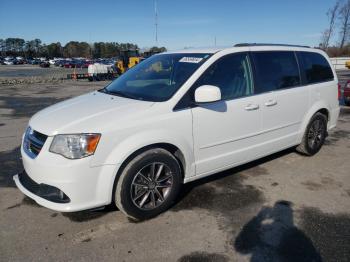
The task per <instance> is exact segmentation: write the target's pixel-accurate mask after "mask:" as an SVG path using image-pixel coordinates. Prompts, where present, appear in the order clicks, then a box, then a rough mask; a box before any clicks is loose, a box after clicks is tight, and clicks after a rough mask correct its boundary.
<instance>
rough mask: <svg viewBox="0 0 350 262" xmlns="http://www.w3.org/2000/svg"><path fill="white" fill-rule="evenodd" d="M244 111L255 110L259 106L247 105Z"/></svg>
mask: <svg viewBox="0 0 350 262" xmlns="http://www.w3.org/2000/svg"><path fill="white" fill-rule="evenodd" d="M244 109H245V110H247V111H252V110H257V109H259V105H254V104H249V105H247V106H246V107H245V108H244Z"/></svg>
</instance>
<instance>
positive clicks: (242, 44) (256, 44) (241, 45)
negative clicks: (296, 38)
mask: <svg viewBox="0 0 350 262" xmlns="http://www.w3.org/2000/svg"><path fill="white" fill-rule="evenodd" d="M245 46H289V47H305V48H310V46H306V45H288V44H264V43H240V44H236V45H234V47H245Z"/></svg>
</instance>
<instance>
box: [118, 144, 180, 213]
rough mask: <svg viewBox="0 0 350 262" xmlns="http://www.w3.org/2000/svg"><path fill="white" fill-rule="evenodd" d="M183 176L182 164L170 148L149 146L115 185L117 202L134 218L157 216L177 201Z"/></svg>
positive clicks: (120, 208)
mask: <svg viewBox="0 0 350 262" xmlns="http://www.w3.org/2000/svg"><path fill="white" fill-rule="evenodd" d="M161 166H162V168H161ZM152 168H153V172H152ZM159 170H161V172H159V173H158V171H159ZM152 174H153V175H152ZM158 174H159V175H158ZM157 176H158V178H157ZM181 178H182V176H181V167H180V165H179V163H178V161H177V160H176V158H175V157H174V156H173V155H172V154H171V153H170V152H168V151H167V150H165V149H161V148H155V149H150V150H147V151H145V152H143V153H141V154H140V155H138V156H136V157H135V158H134V159H132V160H131V161H130V162H129V163H128V164H127V165H126V166H125V168H124V169H123V171H122V173H121V175H120V178H119V180H118V183H117V185H116V189H115V195H114V201H115V204H116V206H117V207H118V208H119V210H121V211H122V212H123V213H124V214H125V215H126V216H128V217H129V218H131V219H133V220H145V219H149V218H152V217H155V216H157V215H158V214H160V213H162V212H164V211H165V210H167V209H168V208H169V207H170V206H171V205H172V204H173V203H174V202H175V200H176V198H177V196H178V194H179V191H180V187H181V184H182V179H181Z"/></svg>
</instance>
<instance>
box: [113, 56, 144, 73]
mask: <svg viewBox="0 0 350 262" xmlns="http://www.w3.org/2000/svg"><path fill="white" fill-rule="evenodd" d="M142 60H144V58H143V57H141V56H140V55H139V52H138V50H125V51H123V52H122V53H121V56H120V60H118V61H117V62H116V67H117V68H118V71H119V73H120V74H123V73H124V72H125V71H126V70H128V69H129V68H131V67H133V66H135V65H137V64H139V63H140V62H141V61H142Z"/></svg>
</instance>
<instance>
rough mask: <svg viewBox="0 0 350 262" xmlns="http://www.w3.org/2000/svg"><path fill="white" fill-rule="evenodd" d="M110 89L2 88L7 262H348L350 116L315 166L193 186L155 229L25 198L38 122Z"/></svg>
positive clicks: (233, 173)
mask: <svg viewBox="0 0 350 262" xmlns="http://www.w3.org/2000/svg"><path fill="white" fill-rule="evenodd" d="M339 74H340V77H341V78H340V79H341V81H342V82H344V81H345V80H346V79H347V78H348V77H349V79H350V76H349V74H348V73H347V72H340V73H339ZM105 84H106V82H98V83H89V82H82V81H81V82H73V81H65V82H62V83H56V84H50V83H47V84H35V85H33V84H26V85H16V86H0V88H1V89H0V90H1V91H0V225H1V227H0V261H39V260H40V261H52V260H59V261H94V260H104V261H164V260H167V261H350V212H349V210H350V201H349V200H350V177H349V170H350V162H349V152H350V108H346V107H342V109H341V115H340V118H339V121H338V126H337V128H336V129H335V130H334V131H332V132H331V133H330V135H329V137H328V138H327V141H326V144H325V146H324V147H323V148H322V150H321V151H320V152H319V153H318V154H317V155H316V156H314V157H303V156H300V155H298V154H297V153H295V152H294V151H293V150H292V149H290V150H285V151H283V152H280V153H277V154H274V155H272V156H269V157H265V158H263V159H260V160H257V161H254V162H252V163H249V164H247V165H243V166H240V167H238V168H234V169H230V170H228V171H225V172H221V173H218V174H216V175H214V176H211V177H209V178H206V179H202V180H199V181H196V182H193V183H190V184H187V185H185V186H184V188H183V191H182V195H181V196H180V197H179V199H178V202H177V203H176V204H175V206H174V207H173V208H171V209H170V210H169V211H167V212H165V213H164V214H162V215H160V216H158V217H156V218H154V219H152V220H149V221H145V222H140V223H133V222H131V221H129V220H128V219H126V218H125V216H124V215H123V214H121V212H119V211H118V210H116V209H114V208H111V207H108V208H105V209H101V210H95V211H84V212H76V213H59V212H55V211H51V210H49V209H46V208H43V207H40V206H38V205H37V204H36V203H35V202H34V201H32V200H30V199H29V198H27V197H25V196H24V195H23V194H22V193H21V192H20V191H19V190H18V189H17V188H16V187H15V185H14V183H13V181H12V175H14V174H16V173H17V172H19V171H20V170H21V169H22V166H21V162H20V159H19V157H20V156H19V145H20V137H21V135H22V133H23V130H24V129H25V126H26V124H27V121H28V119H29V118H30V116H31V115H33V114H34V113H35V112H36V111H38V110H40V109H41V108H44V107H46V106H48V105H51V104H53V103H56V102H58V101H61V100H63V99H66V98H68V97H72V96H76V95H79V94H82V93H86V92H88V91H91V90H95V89H98V88H101V87H102V86H103V85H105Z"/></svg>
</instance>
